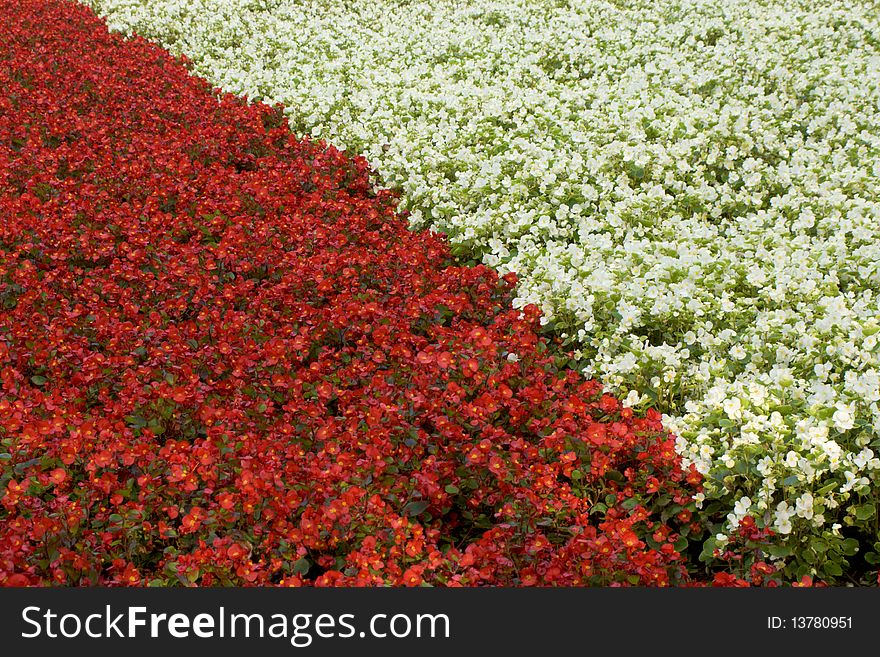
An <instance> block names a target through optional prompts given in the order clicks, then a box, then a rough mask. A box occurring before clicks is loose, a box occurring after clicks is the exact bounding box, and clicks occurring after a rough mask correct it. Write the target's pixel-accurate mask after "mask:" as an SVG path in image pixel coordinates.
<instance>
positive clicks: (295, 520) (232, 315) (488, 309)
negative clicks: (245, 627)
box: [0, 0, 701, 585]
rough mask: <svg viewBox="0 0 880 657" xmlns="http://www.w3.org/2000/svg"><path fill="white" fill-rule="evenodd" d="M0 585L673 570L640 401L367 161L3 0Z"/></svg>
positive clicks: (681, 577) (553, 580)
mask: <svg viewBox="0 0 880 657" xmlns="http://www.w3.org/2000/svg"><path fill="white" fill-rule="evenodd" d="M0 23H2V24H3V25H4V28H3V29H2V30H0V89H2V92H0V94H2V95H0V388H2V393H0V498H2V499H0V583H6V584H53V583H55V584H66V585H78V584H95V583H97V584H110V585H143V584H146V583H157V584H160V583H169V584H179V583H183V584H186V585H192V584H198V585H227V584H236V585H247V584H253V585H268V584H286V585H299V584H315V585H339V584H342V585H377V584H393V585H419V584H422V583H430V584H437V585H483V584H502V585H532V584H565V585H579V584H613V583H624V584H626V583H632V584H670V583H671V584H681V583H686V582H687V581H688V572H687V568H686V563H685V562H686V560H685V559H684V558H683V556H682V552H683V551H684V550H685V549H686V548H688V546H689V539H690V538H693V539H694V540H695V541H696V540H697V539H699V538H701V536H700V532H701V530H700V527H699V526H697V525H694V524H693V521H692V518H691V511H690V509H692V508H693V507H692V506H691V504H692V503H691V501H690V498H691V496H692V495H693V493H694V492H695V491H696V490H698V489H699V476H698V475H697V474H696V473H693V472H690V473H688V472H682V470H681V469H680V465H679V461H678V459H677V457H676V455H675V452H674V449H673V440H672V439H671V438H670V437H669V436H668V435H667V434H666V433H664V432H663V430H662V427H661V424H660V421H659V416H658V415H657V414H656V413H649V414H648V415H647V417H633V415H632V413H631V412H630V411H628V410H626V409H622V408H621V406H620V404H619V403H618V401H617V400H615V399H614V398H612V397H610V396H607V395H602V394H601V390H600V387H599V386H598V384H596V383H595V382H591V381H585V380H583V379H582V378H581V377H579V376H578V375H576V374H575V373H573V372H570V371H565V370H562V369H559V368H557V367H556V365H555V361H554V359H553V358H552V357H551V356H550V355H549V354H548V351H547V349H546V345H545V343H544V342H543V340H542V339H539V337H538V336H537V334H536V330H537V317H538V312H537V310H536V309H535V308H528V309H526V311H525V312H524V313H520V312H518V311H515V310H512V309H511V307H510V290H511V285H512V283H513V280H512V277H506V278H505V279H504V280H500V279H499V278H498V277H497V275H496V274H495V273H494V272H493V271H491V270H490V269H487V268H486V267H482V266H480V267H473V268H469V267H456V266H451V265H450V262H451V261H450V256H449V252H448V250H447V247H446V245H445V244H444V242H443V240H442V238H441V236H438V235H434V234H428V233H413V232H410V231H408V230H407V227H406V222H405V220H402V219H401V218H400V217H399V216H397V215H396V213H395V204H394V199H393V197H392V195H391V194H389V193H388V192H385V191H379V192H376V191H374V190H373V187H372V182H371V179H370V172H369V168H368V165H367V163H366V162H365V161H364V160H362V159H359V158H354V159H352V158H350V157H348V156H346V155H345V154H343V153H340V152H339V151H337V150H335V149H334V148H332V147H328V146H326V145H325V144H323V143H313V142H310V141H299V140H297V139H295V138H294V137H293V136H291V134H290V133H289V131H288V129H287V127H286V123H285V121H284V118H283V115H282V114H281V112H280V110H279V109H278V108H270V107H267V106H264V105H248V104H247V103H245V102H243V101H241V100H239V99H236V98H233V97H229V96H221V95H218V94H217V93H215V92H214V91H212V89H211V88H210V87H209V86H208V85H207V84H206V83H205V82H203V81H201V80H199V79H196V78H193V77H191V76H189V74H188V72H187V70H186V67H185V65H184V63H181V62H177V61H175V60H173V59H172V58H171V57H170V56H169V55H168V54H167V53H166V52H164V51H162V50H161V49H159V48H158V47H156V46H154V45H151V44H149V43H147V42H146V41H144V40H141V39H135V40H133V41H130V42H124V41H123V40H122V39H121V38H120V37H118V36H116V35H109V34H108V33H107V31H106V29H105V27H104V26H103V24H102V23H101V22H100V21H99V20H98V19H97V18H96V17H95V16H94V15H93V14H92V13H91V12H90V11H88V10H87V9H85V8H83V7H80V6H78V5H75V4H73V3H67V2H60V1H54V0H50V1H39V2H36V1H31V0H28V1H24V2H18V1H16V2H11V1H8V0H0Z"/></svg>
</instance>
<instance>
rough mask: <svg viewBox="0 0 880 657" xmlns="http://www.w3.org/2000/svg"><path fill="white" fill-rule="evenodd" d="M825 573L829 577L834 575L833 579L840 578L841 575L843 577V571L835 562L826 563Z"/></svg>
mask: <svg viewBox="0 0 880 657" xmlns="http://www.w3.org/2000/svg"><path fill="white" fill-rule="evenodd" d="M825 572H826V573H828V574H829V575H834V576H835V577H840V576H841V575H843V569H842V568H841V567H840V564H838V563H837V562H836V561H829V562H828V563H826V564H825Z"/></svg>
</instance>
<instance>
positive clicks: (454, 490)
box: [443, 484, 459, 495]
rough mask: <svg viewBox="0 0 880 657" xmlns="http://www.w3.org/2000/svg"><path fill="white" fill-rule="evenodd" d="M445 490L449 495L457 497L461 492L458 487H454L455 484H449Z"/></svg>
mask: <svg viewBox="0 0 880 657" xmlns="http://www.w3.org/2000/svg"><path fill="white" fill-rule="evenodd" d="M443 490H445V491H446V492H447V493H449V494H450V495H455V494H457V493H458V492H459V491H458V486H454V485H453V484H449V485H447V486H446V488H444V489H443Z"/></svg>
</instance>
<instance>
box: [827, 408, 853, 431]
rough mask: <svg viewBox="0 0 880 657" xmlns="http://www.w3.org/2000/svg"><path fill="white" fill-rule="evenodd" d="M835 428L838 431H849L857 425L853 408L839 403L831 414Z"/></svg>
mask: <svg viewBox="0 0 880 657" xmlns="http://www.w3.org/2000/svg"><path fill="white" fill-rule="evenodd" d="M831 421H832V422H833V423H834V428H835V429H837V430H838V431H849V430H850V429H852V428H853V427H854V426H855V417H854V416H853V412H852V408H851V407H850V406H847V405H845V404H837V410H836V411H834V415H832V416H831Z"/></svg>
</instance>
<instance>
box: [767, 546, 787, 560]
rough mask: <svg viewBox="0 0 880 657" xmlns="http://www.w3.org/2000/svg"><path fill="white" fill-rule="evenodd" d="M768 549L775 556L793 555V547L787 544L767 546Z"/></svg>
mask: <svg viewBox="0 0 880 657" xmlns="http://www.w3.org/2000/svg"><path fill="white" fill-rule="evenodd" d="M767 551H768V552H769V553H770V554H771V556H774V557H780V558H781V557H788V556H791V548H790V547H787V546H785V545H771V546H770V547H769V548H767Z"/></svg>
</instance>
